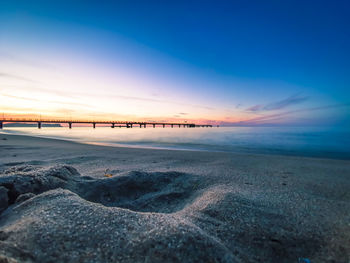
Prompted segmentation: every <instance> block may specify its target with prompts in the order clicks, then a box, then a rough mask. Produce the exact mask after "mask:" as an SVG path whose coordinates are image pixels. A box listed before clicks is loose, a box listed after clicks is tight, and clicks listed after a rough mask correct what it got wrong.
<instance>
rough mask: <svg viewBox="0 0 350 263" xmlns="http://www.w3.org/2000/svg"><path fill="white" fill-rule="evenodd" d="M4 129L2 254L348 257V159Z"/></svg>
mask: <svg viewBox="0 0 350 263" xmlns="http://www.w3.org/2000/svg"><path fill="white" fill-rule="evenodd" d="M1 137H4V138H6V139H7V140H3V141H1V143H0V148H1V153H0V156H1V159H0V160H1V163H0V173H1V175H0V211H1V212H0V213H1V214H0V262H16V261H18V262H298V259H299V258H308V259H310V260H311V262H348V260H349V250H350V249H349V248H350V225H349V222H350V215H349V213H348V211H350V205H349V204H350V202H349V201H350V200H349V199H350V195H349V189H350V178H349V175H350V173H349V172H350V165H349V162H348V161H336V160H327V159H323V160H322V159H311V158H297V157H283V156H266V155H237V154H223V153H203V152H201V153H199V152H181V151H161V150H140V149H138V150H137V149H120V148H109V147H98V146H87V145H80V144H74V143H68V142H60V141H56V140H48V139H37V138H31V137H27V138H26V137H21V136H0V138H1ZM24 141H25V142H26V144H25V145H24V144H23V142H24ZM21 145H22V146H21ZM5 152H6V153H5ZM43 152H44V153H43ZM13 155H16V156H13ZM104 175H108V177H105V176H104Z"/></svg>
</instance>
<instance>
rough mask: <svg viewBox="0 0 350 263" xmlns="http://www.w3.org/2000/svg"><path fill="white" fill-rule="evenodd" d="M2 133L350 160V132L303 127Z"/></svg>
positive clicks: (45, 129) (23, 130)
mask: <svg viewBox="0 0 350 263" xmlns="http://www.w3.org/2000/svg"><path fill="white" fill-rule="evenodd" d="M1 132H2V133H10V134H24V135H32V136H40V137H48V138H59V139H66V140H72V141H77V142H82V143H91V144H103V145H110V146H125V147H141V148H162V149H183V150H204V151H225V152H244V153H267V154H285V155H301V156H315V157H327V158H340V159H350V131H349V130H343V131H341V130H335V129H334V130H330V129H324V128H301V127H295V128H291V127H283V128H281V127H278V128H276V127H230V128H223V127H220V128H195V129H189V128H173V129H172V128H165V129H163V128H155V129H153V128H151V127H149V128H146V129H144V128H142V129H140V128H132V129H126V128H115V129H111V128H110V127H97V128H96V129H93V128H91V127H73V129H71V130H70V129H68V128H66V127H62V128H52V127H50V128H49V127H43V128H42V129H41V130H39V129H37V128H6V127H5V129H4V130H3V131H1Z"/></svg>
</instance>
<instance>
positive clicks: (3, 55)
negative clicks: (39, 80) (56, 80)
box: [0, 52, 56, 70]
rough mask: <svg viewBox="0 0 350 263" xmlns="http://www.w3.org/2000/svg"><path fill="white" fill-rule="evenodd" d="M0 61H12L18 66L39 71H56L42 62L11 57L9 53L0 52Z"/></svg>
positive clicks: (16, 56)
mask: <svg viewBox="0 0 350 263" xmlns="http://www.w3.org/2000/svg"><path fill="white" fill-rule="evenodd" d="M0 59H1V60H9V61H14V62H16V63H18V64H21V65H26V66H30V67H35V68H41V69H51V70H52V69H56V68H55V67H54V66H53V65H51V64H49V63H46V62H42V61H36V60H32V59H28V58H24V57H22V56H18V55H13V54H10V53H5V52H0Z"/></svg>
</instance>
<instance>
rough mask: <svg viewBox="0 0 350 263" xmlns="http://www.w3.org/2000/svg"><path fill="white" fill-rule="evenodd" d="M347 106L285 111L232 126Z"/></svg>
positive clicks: (338, 105)
mask: <svg viewBox="0 0 350 263" xmlns="http://www.w3.org/2000/svg"><path fill="white" fill-rule="evenodd" d="M349 106H350V103H346V104H333V105H326V106H319V107H313V108H307V109H299V110H293V111H287V112H282V113H276V114H270V115H267V116H260V117H256V118H252V119H249V120H245V121H240V122H233V123H232V124H258V122H262V121H273V120H274V119H276V118H282V117H285V116H288V115H291V114H294V113H299V112H310V111H318V110H326V109H332V108H341V107H349Z"/></svg>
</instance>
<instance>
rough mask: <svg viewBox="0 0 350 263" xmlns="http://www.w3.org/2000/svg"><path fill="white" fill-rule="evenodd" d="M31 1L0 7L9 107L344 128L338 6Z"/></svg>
mask: <svg viewBox="0 0 350 263" xmlns="http://www.w3.org/2000/svg"><path fill="white" fill-rule="evenodd" d="M29 2H31V1H4V3H2V7H1V10H0V100H1V107H0V111H1V113H2V114H4V115H6V116H38V115H42V116H47V117H50V116H52V117H62V118H73V119H77V118H78V119H101V120H134V121H135V120H140V121H145V120H146V121H164V120H166V121H182V122H183V121H188V122H198V123H208V124H220V125H311V126H313V125H315V126H319V125H324V126H331V125H340V126H346V125H347V126H348V127H350V124H349V123H350V119H349V114H348V112H349V110H350V89H349V87H348V86H349V84H350V74H349V61H350V60H349V57H350V56H349V50H348V46H349V44H350V37H349V29H348V28H347V27H346V22H349V17H346V16H345V12H343V10H344V7H343V6H342V4H341V3H339V6H338V7H336V8H335V7H334V6H333V7H332V8H329V7H328V6H327V5H326V4H324V5H322V4H320V5H318V6H312V7H311V4H309V5H310V6H308V5H307V4H303V5H302V7H303V9H302V10H301V11H300V10H299V9H298V8H296V7H294V6H293V5H292V4H290V5H288V4H285V3H284V6H282V5H281V6H280V5H279V4H278V3H275V5H274V7H273V8H272V7H270V6H268V5H267V4H262V3H260V2H259V1H257V2H256V4H255V5H254V6H252V5H251V4H248V3H247V4H245V3H244V1H242V2H239V4H238V3H236V4H232V3H230V2H226V1H223V2H222V4H220V5H216V8H212V7H211V5H210V4H208V3H203V4H202V5H198V3H197V4H194V3H193V4H192V3H187V2H176V4H166V3H162V4H159V3H151V2H148V4H147V5H146V4H145V3H144V2H138V4H134V5H131V4H127V3H126V2H121V3H114V4H112V3H109V2H103V4H102V3H101V4H96V3H95V4H93V3H91V2H89V1H86V2H85V1H75V2H74V4H71V3H70V2H69V1H67V2H65V1H49V2H46V1H32V2H31V3H29ZM34 3H35V4H34ZM344 5H346V4H344ZM312 8H314V9H312ZM223 13H224V15H222V14H223ZM219 14H221V15H219ZM277 14H279V15H277ZM283 15H286V16H289V18H290V16H295V19H294V20H292V21H293V23H291V22H289V21H290V20H288V19H287V18H286V19H285V20H283V19H281V17H283ZM277 16H278V19H279V21H280V22H279V24H277V23H275V19H276V17H277ZM239 19H241V20H240V23H238V20H239ZM281 21H282V22H281ZM259 23H260V26H259V27H258V28H259V30H256V29H253V28H252V26H251V25H252V24H254V25H255V26H256V25H257V24H259ZM214 25H215V27H214ZM255 28H256V27H255ZM318 29H319V30H318ZM321 29H322V30H323V31H324V32H322V33H321ZM287 35H288V37H286V36H287ZM277 46H279V48H277Z"/></svg>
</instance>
